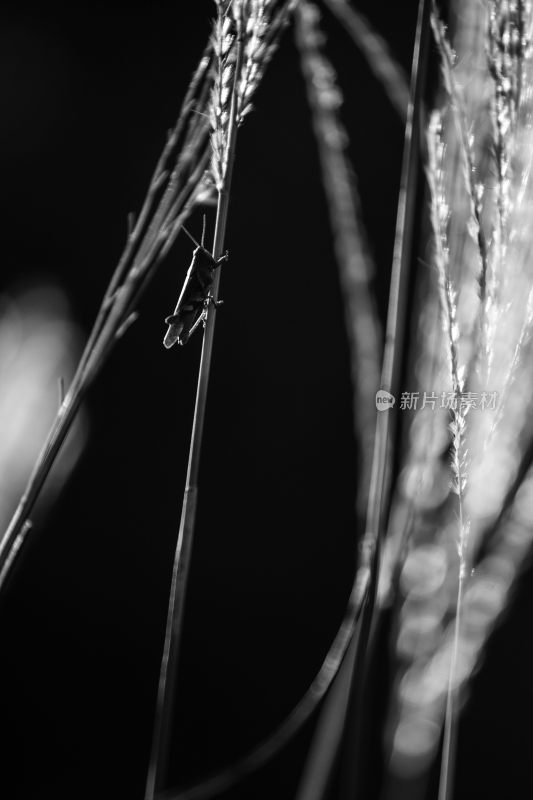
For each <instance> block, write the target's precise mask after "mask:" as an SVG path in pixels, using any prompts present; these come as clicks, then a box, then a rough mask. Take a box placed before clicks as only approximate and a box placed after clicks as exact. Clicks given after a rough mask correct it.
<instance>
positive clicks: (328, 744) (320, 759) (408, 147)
mask: <svg viewBox="0 0 533 800" xmlns="http://www.w3.org/2000/svg"><path fill="white" fill-rule="evenodd" d="M331 5H332V6H336V5H337V4H336V3H333V4H331ZM427 28H428V6H427V5H426V4H424V1H423V0H422V2H421V3H420V5H419V13H418V21H417V32H416V39H415V48H414V54H413V67H412V74H411V88H410V102H409V104H408V109H407V126H406V133H405V147H404V156H403V164H402V178H401V186H400V197H399V205H398V216H397V224H396V236H395V247H394V256H393V268H392V276H391V288H390V295H389V309H388V318H387V335H386V342H385V351H384V360H383V366H382V369H381V375H379V373H378V375H377V378H376V384H375V387H374V391H373V392H372V393H370V392H368V393H367V394H366V396H365V397H364V398H363V397H362V396H360V394H361V390H360V389H359V388H357V387H354V392H355V398H356V400H357V402H364V403H365V404H366V405H367V408H366V413H367V414H370V408H372V410H373V414H374V415H375V411H374V395H375V389H377V388H379V387H380V388H382V389H385V390H386V391H388V392H393V391H397V384H398V376H399V370H400V358H401V356H400V354H401V351H402V338H403V326H404V317H405V292H406V288H407V275H408V270H409V263H410V256H411V238H412V222H413V210H414V202H415V191H416V174H417V160H418V128H417V127H416V125H415V124H414V123H415V121H416V120H417V119H418V113H419V108H420V104H421V92H422V86H423V84H424V72H425V71H424V65H425V57H426V52H427V39H428V36H427ZM304 71H305V70H304ZM321 72H324V70H321ZM389 81H390V76H389ZM316 84H317V81H316V80H311V81H309V82H308V91H309V93H310V96H314V99H313V100H312V103H311V104H312V106H313V107H314V113H315V117H318V119H319V118H320V114H322V115H324V114H326V113H328V110H327V109H324V108H323V109H321V110H320V113H317V109H318V106H319V105H320V104H319V103H317V100H319V97H318V92H316V91H314V90H313V86H316ZM329 113H330V114H331V113H332V112H331V111H329ZM336 124H338V123H336ZM315 128H316V129H317V134H318V135H317V138H318V142H319V147H320V148H321V150H322V152H323V153H325V152H327V150H328V147H329V149H331V145H328V142H331V141H332V137H331V136H327V135H325V133H326V128H325V127H324V128H323V130H321V126H320V125H317V119H315ZM333 141H334V140H333ZM323 160H324V166H325V169H324V177H325V185H326V189H327V190H328V196H329V200H330V208H331V213H332V221H333V227H334V228H338V227H339V220H342V218H343V214H344V213H345V208H343V201H342V193H341V192H340V190H339V183H342V181H339V176H338V174H337V186H334V185H331V184H333V180H332V176H335V174H336V173H335V170H333V169H332V167H331V165H328V163H327V162H328V159H323ZM328 184H330V185H329V186H328ZM352 217H354V218H355V213H354V211H352ZM354 218H353V219H352V221H351V224H352V225H355V224H356V222H355V219H354ZM344 233H345V234H346V231H345V232H344ZM347 240H348V241H349V237H348V239H347ZM350 249H351V250H353V245H351V247H350ZM338 255H339V261H340V262H341V264H342V252H339V254H338ZM345 291H346V287H345ZM348 310H349V313H350V314H351V315H353V314H354V313H357V308H356V307H355V306H354V304H353V302H349V303H348ZM350 325H353V326H354V330H355V332H356V334H357V336H358V337H360V336H363V335H365V332H364V331H363V329H362V327H361V326H359V327H358V328H357V327H355V326H356V323H355V321H354V319H353V318H352V319H349V320H348V326H349V327H350ZM366 347H368V342H367V343H366ZM358 348H362V350H363V352H364V347H363V345H362V344H361V343H360V342H359V343H357V345H356V348H355V351H354V353H353V356H352V357H353V358H354V361H355V363H357V362H358V369H359V370H361V368H362V367H363V361H362V360H361V358H360V355H359V356H357V355H356V353H357V349H358ZM377 372H378V371H377ZM359 374H360V373H359ZM377 380H380V384H378V383H377ZM370 394H372V396H370ZM390 413H392V412H388V413H383V414H379V415H378V416H377V425H376V435H375V438H374V439H373V445H372V451H371V453H370V458H369V459H368V460H367V463H368V475H369V476H370V486H369V490H368V492H364V497H365V508H364V511H366V528H365V533H364V536H363V540H362V543H361V547H360V559H359V565H358V570H357V574H356V579H355V583H354V591H356V593H357V595H358V602H359V604H360V605H359V607H360V611H361V617H360V620H359V625H358V628H357V631H358V638H357V641H356V642H354V644H353V652H352V654H351V655H352V656H353V664H352V665H351V668H350V669H346V670H343V671H342V672H341V674H340V675H339V678H338V681H339V682H342V688H341V687H340V686H337V687H336V692H335V693H332V694H331V695H330V698H331V700H330V699H329V698H328V701H326V708H325V709H324V712H323V720H324V721H323V724H322V725H319V727H318V729H317V733H316V736H315V743H314V746H313V750H312V754H311V757H310V759H309V761H308V765H307V773H306V775H305V776H304V780H303V782H302V784H301V787H300V795H299V798H302V800H304V799H305V800H315V798H316V799H317V800H318V798H320V797H322V796H323V794H324V791H325V789H326V786H327V782H328V777H329V774H330V773H331V770H332V768H333V765H334V761H335V758H336V757H337V756H338V749H339V747H338V745H339V744H340V740H341V736H342V735H343V732H344V735H345V738H346V739H347V740H348V748H349V750H350V754H351V755H350V759H349V761H350V766H349V770H348V771H347V773H346V775H344V776H343V778H342V784H343V785H342V790H343V791H344V792H345V793H346V796H347V797H348V796H350V797H351V796H353V793H354V792H355V790H356V789H355V787H356V784H357V782H358V778H359V772H360V764H358V763H357V759H358V756H359V755H360V744H361V739H362V736H363V735H364V733H363V730H364V718H363V713H362V712H363V702H362V698H363V693H364V690H365V687H366V677H367V669H368V664H369V660H370V659H371V653H372V649H373V648H372V629H373V624H374V607H375V599H376V590H377V581H378V576H379V565H380V551H381V539H382V536H383V529H384V524H385V518H384V509H386V508H387V507H388V503H387V497H388V496H389V491H390V486H389V474H388V465H389V464H390V457H391V452H390V449H391V440H392V430H393V420H392V419H391V417H390ZM373 427H374V426H373ZM368 475H367V478H366V480H367V481H368ZM333 705H335V707H336V708H335V710H333V708H332V706H333ZM349 706H351V708H348V707H349ZM350 712H351V713H353V712H355V717H354V718H353V719H351V718H349V717H347V714H348V713H350ZM345 720H346V724H347V725H349V728H348V727H347V728H346V730H344V731H343V729H344V727H345V723H344V721H345Z"/></svg>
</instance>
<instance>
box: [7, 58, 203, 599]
mask: <svg viewBox="0 0 533 800" xmlns="http://www.w3.org/2000/svg"><path fill="white" fill-rule="evenodd" d="M209 51H210V47H208V48H207V50H206V52H205V54H204V56H203V57H202V59H201V60H200V63H199V66H198V68H197V70H196V72H195V74H194V76H193V78H192V81H191V83H190V86H189V89H188V92H187V94H186V97H185V100H184V102H183V104H182V108H181V111H180V114H179V116H178V120H177V123H176V125H175V127H174V128H173V129H172V130H171V131H170V132H169V134H168V137H167V142H166V145H165V147H164V149H163V152H162V154H161V157H160V159H159V161H158V164H157V166H156V169H155V172H154V174H153V176H152V179H151V182H150V186H149V189H148V193H147V195H146V199H145V201H144V204H143V207H142V210H141V212H140V214H139V217H138V219H137V222H136V224H135V225H131V224H130V229H129V231H128V238H127V242H126V246H125V248H124V251H123V254H122V257H121V259H120V261H119V264H118V266H117V268H116V270H115V272H114V274H113V277H112V278H111V281H110V283H109V286H108V288H107V291H106V293H105V296H104V299H103V301H102V304H101V307H100V310H99V312H98V315H97V318H96V321H95V324H94V326H93V329H92V332H91V334H90V336H89V339H88V341H87V344H86V346H85V349H84V352H83V354H82V357H81V359H80V362H79V364H78V367H77V370H76V373H75V375H74V378H73V380H72V383H71V385H70V387H69V389H68V392H67V394H66V396H65V397H64V399H63V402H62V403H61V407H60V408H59V411H58V413H57V416H56V418H55V420H54V422H53V424H52V427H51V430H50V433H49V434H48V437H47V440H46V442H45V444H44V446H43V448H42V450H41V453H40V454H39V457H38V459H37V461H36V463H35V466H34V469H33V471H32V473H31V475H30V478H29V480H28V483H27V485H26V489H25V491H24V494H23V496H22V497H21V499H20V501H19V504H18V506H17V508H16V510H15V513H14V515H13V517H12V519H11V521H10V524H9V526H8V528H7V530H6V532H5V534H4V536H3V538H2V541H1V543H0V590H1V589H2V587H3V586H4V585H5V581H6V579H7V578H8V576H9V574H10V570H11V567H12V565H13V563H14V561H15V556H16V555H17V554H19V555H18V557H19V558H20V552H24V551H23V549H22V548H21V544H22V541H23V539H24V538H26V539H28V538H29V537H30V534H31V526H30V525H28V523H29V521H30V515H31V513H32V511H33V508H34V506H35V503H36V502H37V500H38V498H39V495H40V493H41V490H42V488H43V486H44V484H45V481H46V479H47V477H48V474H49V472H50V470H51V468H52V466H53V464H54V462H55V460H56V458H57V456H58V454H59V451H60V449H61V446H62V444H63V442H64V440H65V438H66V436H67V434H68V432H69V430H70V427H71V425H72V422H73V420H74V418H75V416H76V413H77V411H78V409H79V407H80V404H81V402H82V401H83V399H84V397H85V394H86V392H87V390H88V388H89V386H90V385H91V384H92V382H93V380H94V379H95V377H96V376H97V374H98V373H99V371H100V369H101V368H102V366H103V364H104V363H105V361H106V359H107V357H108V356H109V354H110V352H111V350H112V349H113V346H114V344H115V343H116V341H117V340H118V339H119V338H120V337H121V336H122V335H123V333H124V332H125V330H126V329H127V327H128V325H129V324H130V323H131V322H132V321H133V320H134V319H135V311H134V308H135V304H136V302H137V300H138V299H139V296H140V294H141V292H142V290H143V288H144V287H145V286H146V285H147V283H148V281H149V280H150V279H151V278H152V277H153V275H154V273H155V271H156V268H157V266H158V264H159V263H160V261H161V259H162V257H163V255H164V254H165V253H166V252H167V250H168V248H169V246H170V244H171V243H172V242H173V241H174V240H175V238H176V236H177V235H178V233H179V230H180V228H181V225H182V224H183V222H184V221H185V219H186V218H187V216H188V215H189V214H190V212H191V210H192V208H193V206H194V205H195V203H196V200H197V197H198V194H199V192H200V191H201V190H202V189H203V186H204V174H205V168H206V165H207V164H206V153H207V144H208V140H207V126H206V123H205V122H204V121H203V118H202V117H201V116H199V115H196V114H193V113H192V110H193V106H194V105H195V104H196V103H197V101H198V97H199V96H201V94H202V88H203V86H204V85H205V81H206V80H207V78H208V67H209V63H210V57H209Z"/></svg>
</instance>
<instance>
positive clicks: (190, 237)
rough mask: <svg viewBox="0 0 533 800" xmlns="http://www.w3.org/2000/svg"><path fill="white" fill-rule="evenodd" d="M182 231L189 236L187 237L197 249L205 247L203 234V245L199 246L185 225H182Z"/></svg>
mask: <svg viewBox="0 0 533 800" xmlns="http://www.w3.org/2000/svg"><path fill="white" fill-rule="evenodd" d="M181 229H182V231H184V232H185V233H186V234H187V236H188V237H189V239H190V240H191V242H192V243H193V244H194V246H195V247H203V241H204V235H203V233H202V244H198V242H197V241H196V239H195V238H194V236H193V235H192V233H191V232H190V231H189V230H187V228H186V227H185V225H182V226H181ZM204 230H205V216H204Z"/></svg>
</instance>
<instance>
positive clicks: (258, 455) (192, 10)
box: [0, 0, 533, 800]
mask: <svg viewBox="0 0 533 800" xmlns="http://www.w3.org/2000/svg"><path fill="white" fill-rule="evenodd" d="M416 6H417V3H416V2H415V0H408V1H407V0H405V2H394V1H393V0H388V1H387V2H381V3H375V2H374V3H372V2H368V0H365V2H359V7H360V8H361V9H362V10H363V11H364V12H365V13H367V14H368V16H369V17H370V19H371V20H372V21H373V22H374V23H375V25H376V26H377V28H378V29H379V30H380V32H381V33H382V34H383V35H384V36H385V37H386V38H387V39H388V40H389V41H390V42H391V46H392V49H393V51H394V53H395V55H396V56H397V58H398V59H399V60H400V61H401V63H402V64H403V65H404V67H405V68H406V69H408V68H409V64H410V58H411V53H412V45H413V37H414V28H415V18H416ZM212 14H213V9H212V6H211V3H210V2H207V0H202V2H200V1H199V0H195V1H194V2H189V3H185V2H175V3H174V4H168V5H166V4H165V5H163V4H158V3H154V2H146V3H144V4H142V3H141V4H136V5H135V6H131V5H130V6H128V5H126V4H123V5H121V4H119V3H116V2H108V3H105V4H98V3H92V4H85V3H76V4H71V6H70V8H65V7H59V6H57V7H56V6H54V5H53V4H51V5H50V4H38V3H34V4H31V3H24V2H19V3H16V4H9V3H4V4H3V5H2V6H1V8H0V98H1V108H2V114H1V121H0V164H1V173H2V182H1V187H0V202H1V208H2V225H1V226H0V227H1V231H0V235H1V253H2V273H1V284H2V287H1V288H2V289H6V288H7V287H9V286H10V285H11V284H12V282H13V281H20V280H21V279H24V280H27V279H31V278H38V279H43V280H49V279H50V280H52V281H54V282H57V283H60V284H61V285H62V286H64V287H65V289H66V291H67V293H68V296H69V298H70V302H71V304H72V308H73V313H74V315H75V317H76V318H77V320H78V321H79V323H80V325H81V326H82V328H83V330H84V331H85V332H86V333H88V331H89V330H90V326H91V324H92V321H93V319H94V317H95V314H96V311H97V308H98V304H99V301H100V298H101V297H102V294H103V292H104V289H105V286H106V283H107V281H108V278H109V275H110V273H111V270H112V268H113V267H114V265H115V263H116V261H117V259H118V257H119V255H120V252H121V248H122V246H123V243H124V240H125V235H126V216H127V214H128V212H129V211H137V210H138V209H139V207H140V204H141V201H142V199H143V196H144V192H145V190H146V187H147V184H148V180H149V177H150V174H151V171H152V169H153V166H154V164H155V161H156V159H157V157H158V154H159V152H160V149H161V147H162V145H163V142H164V137H165V131H166V129H167V128H168V127H169V126H170V125H172V123H173V120H174V117H175V114H176V112H177V109H178V106H179V102H180V99H181V97H182V95H183V92H184V89H185V87H186V84H187V80H188V77H189V75H190V73H191V71H192V69H193V68H194V66H195V63H196V61H197V59H198V57H199V55H200V53H201V50H202V47H203V44H204V42H205V39H206V36H207V35H208V20H209V18H210V17H211V15H212ZM330 40H331V41H332V42H333V43H334V56H335V63H336V65H337V67H338V69H339V72H340V73H341V75H342V77H343V88H344V90H345V95H346V101H345V107H344V108H345V120H346V122H347V124H348V126H349V128H350V131H351V134H352V155H353V158H354V164H355V167H356V170H357V172H358V176H359V185H360V192H361V196H362V198H363V208H362V213H363V217H364V221H365V223H366V225H367V228H368V234H369V240H370V242H371V249H372V252H373V254H374V256H375V260H376V268H377V279H376V287H377V292H378V300H379V303H380V308H381V312H382V314H383V313H384V308H385V304H386V290H387V283H388V274H389V268H390V267H389V265H390V260H391V252H392V235H393V231H394V221H395V205H396V200H397V192H398V180H399V168H400V159H401V149H402V142H403V131H402V125H401V123H400V122H399V120H398V119H397V118H396V116H395V114H394V112H393V111H392V110H391V109H390V108H389V106H388V104H387V101H386V99H385V98H384V96H383V93H382V91H381V89H380V87H379V85H378V84H377V82H376V81H375V80H374V78H372V77H371V75H370V74H369V71H368V69H367V67H366V65H365V64H364V62H363V60H362V59H361V57H360V56H359V55H358V54H357V53H354V51H353V48H352V46H351V44H350V43H349V42H348V40H347V39H345V37H344V36H343V35H342V34H341V32H340V31H339V30H338V29H337V28H336V27H335V26H334V25H331V26H330ZM211 224H212V220H211ZM191 228H192V229H193V231H194V232H195V233H196V235H197V236H198V235H199V232H200V228H201V219H200V218H199V217H195V218H194V219H193V220H192V221H191ZM227 246H228V248H229V250H230V261H229V263H228V264H227V266H225V267H224V268H223V279H222V291H221V296H222V297H223V298H224V300H225V305H224V308H223V310H222V311H221V312H220V313H219V314H218V318H217V331H216V345H215V354H214V365H213V373H212V379H211V391H210V396H209V404H208V419H207V425H206V436H205V447H204V451H203V461H202V471H201V490H200V491H201V494H200V512H199V520H198V526H197V536H196V541H195V547H194V554H193V565H192V576H191V582H190V593H189V596H188V601H187V617H186V633H185V642H184V658H183V662H182V669H181V672H180V681H179V703H178V707H177V715H178V720H179V722H178V730H179V741H178V742H177V744H176V747H177V754H178V756H179V758H178V760H177V762H176V763H177V765H178V766H177V767H176V775H175V778H176V782H179V783H185V782H188V781H191V780H194V779H195V778H196V777H198V776H201V775H205V774H207V773H208V772H209V771H210V770H212V769H215V768H217V767H220V766H223V765H226V764H227V763H229V762H230V761H231V760H232V759H234V758H235V757H237V756H238V755H240V754H242V753H243V752H244V751H246V750H247V749H248V748H249V747H250V746H251V745H252V744H254V743H255V742H257V741H258V740H259V739H260V738H261V737H263V736H264V735H265V734H267V733H268V732H269V731H270V730H271V729H272V728H273V727H274V725H275V724H276V723H277V722H279V721H280V720H281V719H282V718H283V716H284V715H285V714H286V713H287V712H288V711H289V710H290V709H291V708H292V707H293V705H294V704H295V702H296V701H297V700H298V699H299V697H300V696H301V695H302V694H303V692H304V691H305V689H306V688H307V686H308V684H309V682H310V680H311V679H312V677H313V675H314V674H315V672H316V670H317V669H318V667H319V665H320V663H321V661H322V659H323V656H324V654H325V652H326V651H327V648H328V646H329V644H330V641H331V639H332V637H333V635H334V633H335V631H336V628H337V626H338V624H339V622H340V619H341V616H342V612H343V608H344V605H345V603H346V600H347V596H348V592H349V587H350V583H351V580H352V575H353V569H354V558H355V545H354V534H355V531H356V530H357V526H356V519H355V513H354V502H353V498H354V487H355V485H356V481H357V451H356V448H355V445H354V442H353V438H352V434H351V405H350V404H351V400H350V385H349V377H348V376H349V369H348V352H347V345H346V341H345V336H344V330H343V318H342V307H341V302H340V294H339V287H338V281H337V272H336V266H335V262H334V258H333V254H332V250H331V242H330V235H329V230H328V222H327V214H326V207H325V202H324V198H323V195H322V190H321V186H320V176H319V170H318V162H317V156H316V153H315V148H314V142H313V139H312V135H311V133H310V126H309V120H308V116H307V108H306V103H305V99H304V91H303V84H302V80H301V77H300V75H299V72H298V60H297V56H296V52H295V50H294V46H293V43H292V36H291V34H290V32H289V33H287V34H286V36H285V39H284V43H283V46H282V48H281V51H280V53H279V55H278V56H277V57H276V58H275V59H274V61H273V63H272V65H271V67H270V69H269V72H268V75H267V77H266V79H265V82H264V85H263V87H262V88H261V90H260V92H259V93H258V95H257V97H256V109H255V111H254V113H253V114H252V115H251V116H250V117H249V118H248V120H247V122H246V124H245V126H244V127H243V128H242V130H241V132H240V139H239V143H238V155H237V165H236V172H235V183H234V193H233V197H232V203H231V208H230V218H229V227H228V235H227ZM190 253H191V248H190V245H189V243H188V242H187V241H186V240H184V241H181V240H180V242H179V243H178V244H177V246H176V247H175V249H174V251H173V252H172V253H171V254H170V256H169V257H168V259H167V261H166V262H165V264H164V265H163V266H162V268H161V270H160V272H159V273H158V275H157V277H156V278H155V280H154V282H153V284H152V285H151V287H150V289H149V291H148V292H147V294H146V296H145V298H144V300H143V302H142V304H141V308H140V311H141V316H140V319H139V321H138V322H137V323H136V324H135V325H134V326H133V327H132V328H131V330H130V331H129V333H128V335H127V336H126V337H125V338H124V340H123V341H122V342H121V343H120V345H119V346H118V347H117V348H116V351H115V353H114V354H113V356H112V358H111V359H110V361H109V363H108V365H107V366H106V368H105V369H104V371H103V373H102V374H101V376H100V378H99V379H98V381H97V384H96V385H95V386H94V388H93V390H92V391H91V392H90V395H89V397H88V400H87V410H88V414H89V417H90V425H91V427H90V439H89V442H88V446H87V448H86V451H85V454H84V456H83V459H82V460H81V462H80V463H79V465H78V467H77V468H76V470H75V472H74V474H73V475H72V477H71V479H70V481H69V483H68V485H67V487H66V488H65V489H64V491H63V494H62V496H61V498H60V500H59V501H58V502H57V503H56V505H55V507H54V508H53V510H52V511H51V513H49V515H48V517H47V519H46V522H45V523H43V524H42V525H41V526H40V527H38V528H37V530H36V535H35V539H34V541H33V543H32V545H31V546H30V547H29V549H28V552H27V555H26V558H25V560H24V563H23V566H22V568H19V569H18V571H17V573H16V574H15V576H14V578H13V580H12V581H11V583H10V586H9V590H8V591H7V592H6V594H5V596H4V597H3V598H1V602H0V630H1V643H2V645H1V656H0V670H1V684H0V696H1V711H0V732H1V739H2V747H1V749H0V753H1V756H0V758H1V761H2V765H1V775H2V777H1V784H0V785H3V786H4V787H5V790H6V793H5V797H6V798H7V797H9V798H11V800H19V799H20V800H33V798H40V799H41V800H44V798H54V800H63V798H65V799H66V798H73V797H76V798H80V800H82V799H83V800H85V798H96V797H99V798H102V799H103V798H110V797H114V798H124V800H126V799H127V800H130V799H131V800H137V799H140V798H141V797H142V796H143V788H144V781H145V775H146V769H147V762H148V754H149V747H150V740H151V733H152V722H153V711H154V704H155V693H156V687H157V678H158V671H159V664H160V657H161V648H162V642H163V633H164V624H165V616H166V608H167V597H168V590H169V581H170V574H171V566H172V560H173V554H174V548H175V543H176V537H177V528H178V522H179V513H180V508H181V498H182V487H183V482H184V478H185V469H186V458H187V448H188V436H189V431H190V425H191V417H192V408H193V400H194V390H195V381H196V369H197V364H198V358H199V352H200V344H201V342H200V336H196V337H195V338H194V339H192V340H191V342H190V344H189V345H188V346H187V347H186V348H175V349H173V350H172V351H168V352H167V351H165V350H164V349H163V347H162V336H163V334H164V330H165V326H164V324H163V319H164V317H165V316H166V315H167V314H168V313H169V312H170V311H171V310H172V308H173V305H174V301H175V299H176V296H177V292H178V290H179V288H180V283H181V281H182V279H183V276H184V273H185V270H186V267H187V265H188V262H189V259H190ZM532 599H533V598H531V597H530V596H528V594H527V591H526V590H525V589H524V590H523V591H522V593H521V594H520V596H519V598H518V601H517V603H516V608H515V613H514V615H513V616H512V617H511V619H510V620H509V623H508V625H507V627H506V628H505V629H504V630H502V631H501V632H500V633H499V634H498V635H497V637H496V641H495V645H497V646H494V647H493V648H491V651H490V652H491V655H490V658H489V662H488V665H487V667H486V668H485V669H484V670H483V671H482V672H481V674H480V676H479V677H478V678H477V679H476V683H475V689H474V693H473V698H472V700H471V703H470V706H469V710H468V712H467V714H466V717H465V722H464V725H463V730H464V735H463V736H462V738H461V751H460V752H461V757H460V760H459V775H458V778H459V784H460V792H459V794H458V796H460V797H467V796H468V797H484V798H488V797H494V798H496V797H503V796H508V797H526V796H529V793H530V791H531V788H532V782H531V777H530V769H529V763H528V759H529V753H530V749H531V745H532V743H533V741H532V740H533V736H532V734H531V732H530V731H529V724H528V720H529V719H530V716H531V711H532V709H533V697H532V689H531V681H530V678H529V675H530V673H531V666H532V663H531V653H530V648H524V636H525V637H526V638H527V637H528V630H529V625H528V622H527V619H528V618H527V612H528V610H530V609H531V606H532ZM522 723H523V724H522ZM308 736H309V731H307V732H306V733H305V734H304V735H303V736H301V737H300V738H299V739H298V740H297V742H296V743H295V745H293V746H292V747H291V748H290V749H289V750H288V751H287V753H286V754H285V755H283V756H282V757H280V758H278V759H277V760H276V761H275V762H274V763H273V764H272V765H271V766H270V767H269V768H268V769H266V770H264V771H262V773H261V774H260V775H259V776H258V777H256V778H253V779H251V780H250V781H248V782H247V783H246V784H245V786H244V787H243V788H240V789H238V790H236V791H235V792H233V793H232V794H228V797H233V798H237V797H250V798H267V797H268V798H274V797H275V798H287V800H288V799H289V798H292V797H293V796H294V791H295V786H296V782H297V779H298V775H299V770H300V768H301V763H302V758H303V755H304V753H305V746H306V744H307V741H308ZM502 787H507V788H506V790H505V791H504V789H503V788H502ZM473 788H475V792H474V793H472V791H473ZM2 796H4V794H3V793H2Z"/></svg>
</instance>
